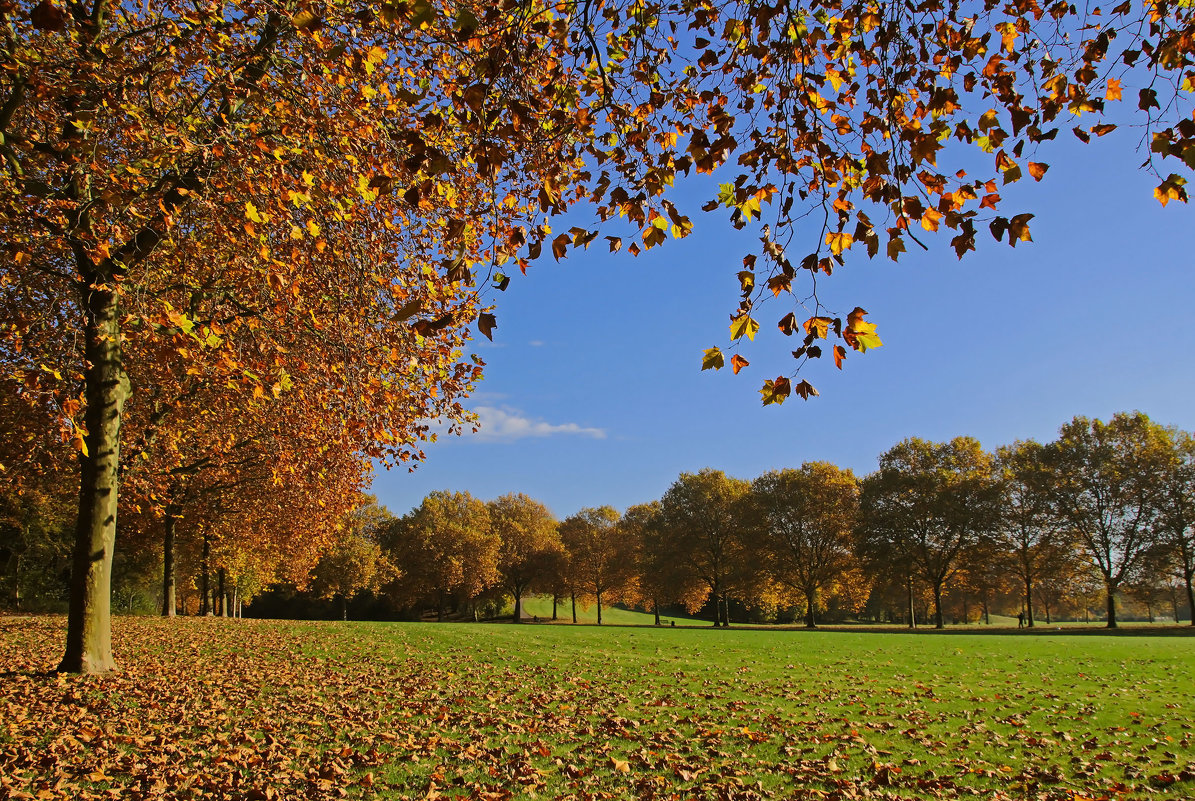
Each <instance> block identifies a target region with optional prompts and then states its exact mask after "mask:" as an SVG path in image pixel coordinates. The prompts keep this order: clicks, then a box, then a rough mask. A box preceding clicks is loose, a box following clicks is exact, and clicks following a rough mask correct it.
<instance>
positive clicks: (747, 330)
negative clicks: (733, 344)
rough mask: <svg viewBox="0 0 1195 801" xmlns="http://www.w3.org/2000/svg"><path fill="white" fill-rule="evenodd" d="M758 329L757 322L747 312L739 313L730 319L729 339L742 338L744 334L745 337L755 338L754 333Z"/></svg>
mask: <svg viewBox="0 0 1195 801" xmlns="http://www.w3.org/2000/svg"><path fill="white" fill-rule="evenodd" d="M758 331H759V323H757V322H755V320H753V319H752V318H751V315H749V314H746V313H743V314H740V315H739V316H738V317H736V318H734V319H733V320H731V321H730V338H731V340H736V339H742V338H743V337H744V336H746V337H747V339H755V334H756V332H758Z"/></svg>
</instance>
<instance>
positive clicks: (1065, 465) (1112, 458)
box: [1056, 412, 1170, 628]
mask: <svg viewBox="0 0 1195 801" xmlns="http://www.w3.org/2000/svg"><path fill="white" fill-rule="evenodd" d="M1056 453H1057V468H1056V470H1057V479H1058V484H1057V494H1056V499H1057V504H1058V514H1059V515H1061V516H1062V517H1063V518H1064V519H1065V520H1066V522H1067V524H1068V526H1069V527H1070V529H1071V530H1072V531H1073V532H1074V533H1075V536H1076V537H1077V538H1078V539H1079V541H1080V542H1081V543H1082V544H1083V546H1084V548H1085V550H1086V551H1087V556H1088V557H1089V558H1090V559H1091V561H1092V562H1093V563H1094V564H1095V566H1096V567H1097V568H1098V569H1099V571H1100V575H1101V576H1102V577H1103V580H1104V594H1105V598H1106V602H1107V609H1108V621H1107V626H1108V628H1116V625H1117V622H1116V593H1117V591H1118V590H1119V589H1120V587H1121V584H1123V583H1124V582H1125V581H1127V580H1130V579H1132V578H1133V576H1134V573H1135V572H1136V571H1137V570H1138V568H1140V567H1141V565H1142V562H1143V560H1144V558H1145V556H1146V555H1147V554H1148V552H1149V550H1150V548H1151V547H1152V546H1153V545H1154V544H1155V543H1156V541H1157V536H1158V533H1159V531H1158V530H1159V527H1160V520H1159V509H1158V504H1159V502H1160V497H1159V495H1160V491H1161V488H1162V487H1163V486H1164V475H1165V470H1166V465H1167V460H1168V458H1169V456H1170V452H1169V450H1168V448H1167V441H1166V436H1165V433H1164V432H1163V430H1162V429H1161V427H1160V426H1158V425H1156V424H1155V423H1153V422H1152V421H1151V420H1150V419H1149V418H1148V417H1147V416H1145V415H1144V414H1141V413H1140V412H1134V413H1132V414H1128V413H1124V412H1118V413H1117V414H1115V415H1113V416H1112V420H1111V421H1109V422H1108V423H1104V422H1103V421H1101V420H1089V419H1087V418H1086V417H1076V418H1074V419H1073V420H1071V421H1070V422H1069V423H1066V424H1065V425H1063V426H1062V428H1061V430H1060V431H1059V438H1058V442H1057V448H1056Z"/></svg>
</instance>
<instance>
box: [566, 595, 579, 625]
mask: <svg viewBox="0 0 1195 801" xmlns="http://www.w3.org/2000/svg"><path fill="white" fill-rule="evenodd" d="M568 597H569V600H570V601H572V603H573V622H574V623H576V622H577V593H575V592H570V593H569V596H568Z"/></svg>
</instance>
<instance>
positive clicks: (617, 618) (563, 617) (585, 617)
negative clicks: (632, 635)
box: [523, 595, 710, 626]
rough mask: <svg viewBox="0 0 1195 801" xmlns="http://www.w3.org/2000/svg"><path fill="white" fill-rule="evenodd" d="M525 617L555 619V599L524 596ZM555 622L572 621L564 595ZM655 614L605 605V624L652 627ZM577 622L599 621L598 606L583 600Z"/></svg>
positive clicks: (686, 621)
mask: <svg viewBox="0 0 1195 801" xmlns="http://www.w3.org/2000/svg"><path fill="white" fill-rule="evenodd" d="M523 616H524V617H538V618H539V620H540V622H544V623H547V622H551V621H552V598H551V596H548V595H533V596H531V597H529V598H524V599H523ZM556 617H557V620H556V622H558V623H568V624H571V623H572V620H573V610H572V607H571V606H570V605H569V600H568V599H567V598H565V599H564V600H563V601H561V602H560V603H558V604H557V605H556ZM655 620H656V619H655V615H653V614H652V613H651V612H637V611H635V610H634V609H623V608H621V607H616V606H603V607H602V623H604V624H607V625H611V626H652V625H655ZM660 620H661V622H662V623H663V625H665V626H667V625H668V624H669V623H670V622H672V621H675V622H676V625H678V626H680V625H691V624H697V625H701V624H702V623H706V624H707V625H708V624H709V623H710V621H708V620H705V621H703V620H701V619H700V618H696V617H693V616H692V615H675V614H672V615H660ZM577 622H578V623H597V606H596V605H594V604H593V603H592V602H590V603H581V602H580V601H578V602H577Z"/></svg>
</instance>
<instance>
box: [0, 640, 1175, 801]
mask: <svg viewBox="0 0 1195 801" xmlns="http://www.w3.org/2000/svg"><path fill="white" fill-rule="evenodd" d="M63 628H64V621H63V620H62V619H61V618H30V617H18V618H0V671H2V672H0V690H2V693H0V799H9V798H11V799H19V798H123V799H150V798H179V799H200V798H214V799H275V798H311V799H322V798H341V797H348V798H422V799H435V798H486V799H503V798H513V797H518V798H530V797H537V796H538V797H557V798H559V797H571V798H577V799H596V798H686V799H688V798H709V799H731V798H735V799H751V798H765V797H786V798H826V799H858V798H871V799H895V798H960V797H981V798H987V799H1022V798H1036V799H1049V800H1050V801H1054V800H1058V801H1061V800H1062V799H1067V800H1068V801H1080V800H1081V799H1102V798H1108V799H1121V798H1146V797H1157V796H1168V797H1173V798H1182V797H1190V796H1191V795H1192V794H1195V746H1193V743H1192V736H1191V728H1192V727H1191V724H1190V723H1188V722H1187V721H1188V720H1189V718H1190V709H1189V707H1188V708H1187V709H1183V708H1180V707H1181V704H1180V703H1171V704H1166V705H1162V706H1159V708H1158V709H1159V710H1163V709H1165V710H1166V716H1164V717H1155V714H1154V712H1153V711H1151V712H1148V713H1140V712H1128V711H1123V710H1121V709H1120V708H1119V702H1117V701H1116V700H1112V701H1111V702H1110V703H1109V704H1108V705H1107V706H1105V705H1103V704H1101V703H1097V702H1095V701H1094V700H1091V699H1092V698H1093V697H1095V695H1094V694H1098V693H1103V694H1104V695H1112V696H1115V697H1116V698H1122V700H1124V699H1125V698H1126V697H1122V696H1120V695H1118V694H1117V693H1112V692H1109V691H1108V690H1107V688H1105V687H1103V686H1102V683H1101V682H1102V679H1101V678H1100V677H1098V676H1088V677H1085V678H1083V677H1084V674H1083V673H1077V674H1074V676H1075V677H1080V678H1075V683H1073V684H1071V685H1070V690H1069V692H1070V693H1071V695H1072V696H1073V697H1069V696H1068V697H1064V695H1063V694H1064V693H1066V692H1068V691H1067V690H1065V689H1064V688H1063V687H1061V686H1057V687H1054V686H1050V688H1049V691H1047V690H1044V689H1041V687H1042V686H1043V684H1042V682H1045V684H1046V685H1049V683H1050V678H1049V677H1048V676H1042V677H1038V676H1034V677H1033V679H1032V684H1033V686H1036V687H1038V688H1039V689H1038V691H1037V692H1033V693H1030V694H1029V695H1028V696H1026V695H1025V694H1014V693H1012V692H1008V693H1005V694H1001V693H1000V692H993V691H992V689H991V687H990V686H988V682H989V680H991V679H992V677H993V676H996V675H998V674H999V673H1000V671H1001V670H1002V668H1001V667H1000V666H993V664H992V663H991V662H987V663H983V665H982V666H973V667H975V670H974V672H973V673H972V674H969V675H972V676H973V677H974V678H973V680H974V685H973V686H969V687H960V686H948V685H947V686H940V687H937V688H936V690H935V687H933V686H930V685H929V684H926V683H922V682H921V681H918V680H916V679H915V678H913V677H910V676H906V675H902V674H900V673H899V670H901V669H903V666H902V665H901V664H899V663H894V661H893V658H892V653H888V654H887V655H885V654H884V653H883V652H882V651H881V652H880V653H879V654H878V655H877V658H876V662H875V665H874V673H872V672H869V667H870V666H869V665H867V664H862V663H859V662H857V661H853V660H857V659H858V654H852V653H851V652H850V649H851V648H858V647H859V646H858V645H855V644H852V643H855V642H856V641H855V640H848V639H846V638H849V637H852V636H855V635H841V638H839V639H827V638H825V637H822V638H821V639H817V636H818V635H814V637H812V638H811V637H803V636H802V635H800V634H795V633H791V632H790V633H785V632H767V633H764V632H729V633H726V632H723V633H719V632H711V631H692V632H681V631H679V630H673V631H671V632H669V631H646V630H627V629H623V630H617V629H616V630H610V629H605V630H597V629H565V628H555V627H513V626H487V627H476V626H463V625H450V626H426V625H425V626H418V625H415V626H404V625H386V624H379V625H367V624H350V625H339V624H311V623H292V622H273V621H250V620H245V621H232V620H220V619H206V620H205V619H178V620H174V621H164V620H153V619H136V618H125V619H118V620H117V621H116V622H115V624H114V631H115V637H116V641H115V645H116V648H117V652H118V654H119V659H120V661H121V665H122V669H121V670H120V671H119V672H117V673H115V674H112V675H109V676H105V677H103V678H95V677H89V678H88V677H82V678H81V677H75V676H69V677H68V676H57V675H54V674H51V673H48V672H44V671H46V670H47V669H48V668H49V667H52V666H53V664H54V663H55V662H56V660H57V657H58V649H59V647H60V643H61V641H62V631H63ZM831 636H834V637H839V635H831ZM868 636H870V637H871V638H872V639H871V642H873V643H878V642H882V641H883V635H879V637H880V639H877V635H860V636H859V637H858V640H857V642H863V641H864V640H865V639H866V637H868ZM736 638H738V639H736ZM1039 639H1040V638H1035V641H1036V640H1039ZM904 641H907V642H909V643H913V642H915V641H920V642H932V643H934V647H935V648H941V650H942V651H943V652H944V653H950V652H951V651H950V649H951V647H952V645H953V643H950V642H949V640H947V639H944V638H928V639H927V638H904ZM1009 641H1010V642H1011V641H1012V640H1011V638H1009ZM1075 642H1076V643H1078V642H1081V641H1078V640H1076V641H1075ZM809 643H817V645H818V647H819V648H824V647H827V645H828V644H833V643H842V644H843V646H844V647H845V648H846V651H844V652H842V653H839V654H836V655H834V656H833V658H832V657H831V656H830V655H827V654H824V653H823V654H821V655H820V656H819V654H817V653H807V654H806V655H805V658H806V662H805V663H804V664H796V665H794V664H778V663H774V662H770V661H765V660H771V659H780V658H783V656H785V655H787V656H788V658H790V659H791V658H793V648H794V644H795V645H797V646H799V647H800V648H802V650H805V649H807V648H808V645H809ZM943 643H946V644H943ZM1192 644H1195V641H1193V640H1191V639H1184V640H1182V641H1180V642H1179V643H1178V645H1179V646H1181V647H1186V646H1189V645H1192ZM912 647H913V648H914V649H916V648H917V647H919V646H917V645H914V646H912ZM958 653H960V654H961V651H959V652H958ZM761 657H762V658H761ZM885 660H886V661H885ZM959 662H960V663H962V662H963V660H962V659H961V658H960V659H959ZM1005 664H1009V663H1007V662H1006V663H1005ZM976 665H979V663H978V662H977V663H976ZM980 667H982V669H980ZM1022 667H1024V665H1022ZM1168 670H1170V668H1168V667H1166V666H1162V672H1161V673H1155V674H1150V675H1152V676H1153V677H1154V678H1153V679H1150V680H1151V681H1157V680H1158V677H1159V676H1165V675H1166V671H1168ZM876 675H879V676H884V677H885V678H884V680H881V679H878V678H875V677H874V676H876ZM1143 675H1144V674H1143ZM1064 678H1065V677H1064ZM1147 678H1148V677H1147ZM1173 678H1174V679H1176V680H1177V681H1179V682H1180V683H1182V684H1185V685H1187V686H1189V681H1190V675H1189V673H1188V674H1186V675H1182V676H1178V675H1176V676H1173ZM1087 680H1090V681H1089V682H1088V683H1084V682H1085V681H1087ZM1061 683H1062V682H1059V684H1061ZM1010 686H1013V685H1010ZM1159 687H1160V682H1159ZM1175 692H1176V693H1178V694H1177V695H1175V698H1179V699H1182V698H1183V694H1182V693H1179V692H1178V691H1177V690H1175ZM1146 694H1148V689H1147V690H1146ZM1188 695H1189V694H1188ZM968 696H970V697H968ZM1027 698H1028V700H1027ZM1083 699H1087V700H1083ZM1125 702H1126V703H1127V700H1126V701H1125ZM1184 703H1185V702H1184ZM1122 712H1123V713H1122ZM1068 721H1069V724H1068ZM1002 760H1004V761H1003V763H1001V761H1002Z"/></svg>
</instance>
